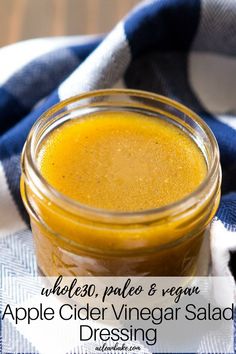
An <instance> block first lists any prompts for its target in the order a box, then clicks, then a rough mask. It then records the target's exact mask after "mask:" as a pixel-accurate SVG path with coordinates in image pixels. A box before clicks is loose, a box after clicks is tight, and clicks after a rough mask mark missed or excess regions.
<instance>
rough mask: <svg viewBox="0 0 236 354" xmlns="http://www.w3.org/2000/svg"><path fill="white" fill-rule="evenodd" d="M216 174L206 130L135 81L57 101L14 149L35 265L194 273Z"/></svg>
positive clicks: (213, 202)
mask: <svg viewBox="0 0 236 354" xmlns="http://www.w3.org/2000/svg"><path fill="white" fill-rule="evenodd" d="M220 182H221V174H220V165H219V152H218V147H217V143H216V142H215V139H214V136H213V135H212V133H211V131H210V130H209V128H208V127H207V126H206V125H205V124H204V122H202V121H201V120H200V118H199V117H197V116H196V115H195V114H194V113H193V112H191V111H190V110H188V109H187V108H186V107H184V106H181V105H180V104H178V103H176V102H174V101H172V100H169V99H167V98H165V97H162V96H158V95H154V94H150V93H146V92H142V91H134V90H104V91H94V92H91V93H88V94H85V95H82V96H78V97H74V98H72V99H69V100H67V101H65V102H62V103H60V104H58V105H57V106H55V107H53V108H52V109H51V110H49V111H48V112H46V113H45V115H44V116H43V117H42V118H41V119H39V121H38V122H37V123H36V124H35V126H34V127H33V128H32V131H31V133H30V134H29V137H28V140H27V142H26V145H25V148H24V151H23V154H22V179H21V193H22V198H23V201H24V203H25V206H26V208H27V210H28V212H29V215H30V221H31V226H32V232H33V234H34V240H35V246H36V254H37V261H38V265H39V268H40V270H41V271H42V272H43V273H44V274H46V275H58V274H62V275H71V276H76V275H95V276H96V275H102V276H107V275H108V276H113V275H119V276H127V275H129V276H132V275H137V276H176V275H179V276H188V275H193V274H196V268H197V260H198V256H199V251H200V247H201V244H202V241H203V237H204V235H205V232H206V230H207V225H208V224H209V222H210V221H211V220H212V218H213V216H214V214H215V212H216V210H217V206H218V203H219V198H220Z"/></svg>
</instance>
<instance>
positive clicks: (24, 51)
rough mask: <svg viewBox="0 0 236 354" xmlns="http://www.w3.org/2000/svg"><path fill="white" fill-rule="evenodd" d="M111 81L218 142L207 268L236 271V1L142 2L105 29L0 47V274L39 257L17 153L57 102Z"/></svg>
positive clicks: (26, 268) (25, 271) (25, 269)
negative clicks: (172, 106)
mask: <svg viewBox="0 0 236 354" xmlns="http://www.w3.org/2000/svg"><path fill="white" fill-rule="evenodd" d="M117 82H119V83H122V85H124V86H126V87H129V88H136V89H144V90H148V91H153V92H157V93H159V94H163V95H167V96H169V97H172V98H174V99H176V100H178V101H180V102H182V103H184V104H185V105H187V106H188V107H190V108H192V109H193V110H194V111H195V112H197V113H198V114H199V115H200V116H201V117H202V118H203V119H204V120H205V121H206V122H207V124H208V125H209V126H210V127H211V129H212V130H213V132H214V134H215V136H216V138H217V140H218V143H219V147H220V152H221V164H222V169H223V190H222V192H223V196H222V200H221V204H220V208H219V210H218V213H217V217H216V218H215V220H214V222H213V223H212V226H211V230H210V238H211V261H212V273H213V274H217V275H230V274H232V273H233V274H234V275H236V1H235V0H156V1H150V0H149V1H145V2H143V3H141V5H139V6H138V7H137V8H135V9H134V10H133V11H132V12H131V13H130V14H129V15H128V16H127V17H126V18H125V19H124V20H123V21H121V22H120V23H118V25H117V26H116V27H115V28H114V29H113V31H112V32H111V33H110V34H108V35H107V36H105V38H102V37H101V36H100V37H97V36H92V37H76V36H75V37H67V38H64V37H60V38H46V39H45V38H44V39H34V40H29V41H25V42H21V43H17V44H14V45H11V46H8V47H5V48H2V49H0V266H1V274H17V275H20V276H22V275H33V274H35V273H36V263H35V257H34V251H33V246H32V239H31V233H30V230H29V228H28V224H27V216H26V213H25V211H24V208H23V206H22V202H21V199H20V193H19V177H20V166H19V159H20V153H21V150H22V147H23V144H24V141H25V139H26V137H27V134H28V132H29V130H30V128H31V126H32V124H33V123H34V122H35V120H36V119H37V118H38V117H39V116H40V115H41V114H42V112H44V111H45V110H46V109H48V108H49V107H50V106H52V105H53V104H55V103H57V102H59V101H61V100H64V99H65V98H68V97H70V96H73V95H75V94H79V93H81V92H84V91H88V90H93V89H101V88H107V87H113V86H114V85H117Z"/></svg>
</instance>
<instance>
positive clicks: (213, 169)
mask: <svg viewBox="0 0 236 354" xmlns="http://www.w3.org/2000/svg"><path fill="white" fill-rule="evenodd" d="M124 94H125V95H128V96H135V97H137V98H144V99H150V100H152V101H156V102H159V103H163V104H166V105H168V106H170V107H172V108H175V109H177V110H179V111H180V112H182V113H183V112H184V113H185V114H187V115H188V116H189V117H190V118H191V119H193V120H194V121H195V122H196V123H197V124H198V125H199V126H200V127H201V129H202V130H203V131H204V133H205V134H206V136H207V138H208V140H209V142H210V146H211V148H212V156H213V158H212V159H211V161H210V163H209V166H208V170H207V174H206V176H205V178H204V180H203V181H202V182H201V183H200V184H199V186H198V187H197V188H196V189H195V190H194V191H192V192H191V193H189V194H188V195H186V196H185V197H184V198H181V199H179V200H177V201H175V202H173V203H170V204H167V205H164V206H161V207H157V208H151V209H144V210H138V211H125V212H123V211H113V210H106V209H102V208H96V207H92V206H89V205H86V204H82V203H80V202H79V201H77V200H75V199H72V198H70V197H68V196H66V195H64V194H63V193H61V192H59V191H58V190H57V189H56V188H54V187H53V186H52V185H51V184H50V183H49V182H48V181H47V180H46V179H45V178H44V177H43V176H42V174H41V172H40V170H39V168H38V166H37V164H36V159H35V158H34V149H33V148H34V139H35V134H36V133H37V130H38V129H39V128H40V124H41V125H42V124H43V123H44V122H46V121H47V119H48V118H50V117H51V116H52V114H55V113H56V112H57V111H59V110H60V109H62V108H63V107H65V106H67V105H73V104H75V103H76V102H79V101H82V100H84V99H90V98H95V97H99V96H115V95H124ZM219 159H220V158H219V148H218V143H217V141H216V138H215V136H214V134H213V132H212V131H211V129H210V128H209V127H208V125H207V124H206V123H205V122H204V121H203V120H202V119H201V118H200V117H199V116H198V115H197V114H196V113H194V112H193V111H192V110H191V109H189V108H187V107H186V106H185V105H183V104H181V103H179V102H177V101H175V100H173V99H170V98H168V97H165V96H162V95H159V94H156V93H152V92H147V91H143V90H134V89H102V90H95V91H89V92H87V93H83V94H79V95H76V96H73V97H70V98H68V99H66V100H63V101H61V102H60V103H57V104H55V105H54V106H52V107H51V108H50V109H48V110H47V111H45V112H44V113H43V114H42V115H41V116H40V117H39V118H38V120H37V121H36V122H35V123H34V125H33V127H32V128H31V130H30V133H29V135H28V138H27V140H26V142H25V145H24V148H23V152H22V158H21V166H22V174H23V175H24V176H25V177H26V179H27V178H28V175H29V176H30V180H31V181H33V183H34V185H37V188H38V189H39V190H40V192H41V193H42V194H43V196H45V197H46V198H48V199H49V200H50V201H52V202H53V203H55V205H57V206H58V207H59V208H61V209H63V210H66V211H67V212H69V213H72V214H75V215H79V216H80V217H81V216H82V217H87V218H92V219H98V220H101V221H102V222H109V221H110V222H112V223H114V221H117V222H118V223H120V222H121V223H123V222H124V223H126V222H128V223H136V222H142V221H144V220H145V221H147V219H150V220H151V219H153V218H155V220H160V219H163V218H164V217H166V216H167V215H168V216H170V215H172V216H173V215H179V214H181V213H182V212H183V211H185V210H188V209H190V208H191V207H193V206H194V205H195V204H196V203H198V201H199V199H201V198H200V196H201V195H202V196H204V195H205V192H206V189H207V187H208V186H209V183H210V182H211V181H212V179H214V180H216V178H218V173H217V171H218V170H219ZM26 164H27V170H28V173H27V172H26V166H25V165H26Z"/></svg>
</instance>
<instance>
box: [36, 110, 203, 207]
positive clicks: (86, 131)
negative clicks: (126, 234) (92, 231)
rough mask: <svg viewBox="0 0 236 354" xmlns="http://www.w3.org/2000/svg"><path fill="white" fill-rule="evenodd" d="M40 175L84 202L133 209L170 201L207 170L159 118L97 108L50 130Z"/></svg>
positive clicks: (190, 145)
mask: <svg viewBox="0 0 236 354" xmlns="http://www.w3.org/2000/svg"><path fill="white" fill-rule="evenodd" d="M38 166H39V169H40V172H41V173H42V176H43V177H44V178H45V179H46V180H47V181H48V182H49V183H50V184H51V185H52V186H53V187H54V188H56V189H57V190H58V191H60V192H61V193H63V194H65V195H66V196H68V197H70V198H73V199H76V200H77V201H78V202H80V203H82V204H87V205H89V206H92V207H95V208H103V209H107V210H114V211H137V210H145V209H152V208H157V207H160V206H164V205H167V204H170V203H173V202H175V201H177V200H179V199H181V198H183V197H185V196H186V195H188V194H189V193H191V192H193V191H194V190H195V189H196V188H197V187H198V186H199V184H200V183H201V182H202V181H203V179H204V177H205V176H206V173H207V166H206V161H205V158H204V156H203V154H202V152H201V150H200V149H199V148H198V146H197V144H196V143H195V142H194V141H193V139H191V138H190V137H189V136H188V135H187V134H185V133H184V132H183V131H181V130H180V129H179V128H177V127H176V126H174V125H173V124H170V123H168V122H166V121H163V120H161V119H154V118H150V117H147V116H145V115H141V114H135V113H132V112H131V113H130V112H112V111H111V112H105V113H103V112H101V113H97V114H93V115H91V116H87V117H84V118H82V119H78V120H76V119H75V120H72V121H70V122H67V123H65V124H64V125H62V126H61V127H59V128H57V129H56V130H54V131H53V132H52V133H51V134H50V135H49V136H48V137H47V139H46V140H45V142H44V143H43V146H42V147H41V149H40V151H39V155H38Z"/></svg>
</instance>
